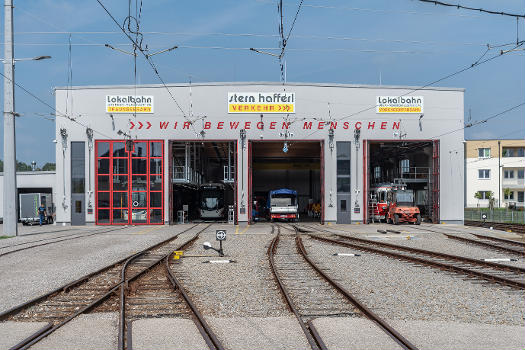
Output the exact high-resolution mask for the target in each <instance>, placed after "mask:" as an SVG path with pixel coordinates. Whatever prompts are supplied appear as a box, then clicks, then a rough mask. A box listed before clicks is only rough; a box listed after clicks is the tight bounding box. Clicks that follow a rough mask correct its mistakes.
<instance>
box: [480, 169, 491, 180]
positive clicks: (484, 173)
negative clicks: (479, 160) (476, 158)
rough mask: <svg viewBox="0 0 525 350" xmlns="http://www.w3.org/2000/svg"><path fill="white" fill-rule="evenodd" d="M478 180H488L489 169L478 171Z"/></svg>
mask: <svg viewBox="0 0 525 350" xmlns="http://www.w3.org/2000/svg"><path fill="white" fill-rule="evenodd" d="M478 179H490V169H479V170H478Z"/></svg>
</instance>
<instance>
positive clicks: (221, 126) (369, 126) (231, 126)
mask: <svg viewBox="0 0 525 350" xmlns="http://www.w3.org/2000/svg"><path fill="white" fill-rule="evenodd" d="M400 124H401V122H400V121H366V122H360V121H352V122H349V121H348V122H343V121H339V122H320V121H315V122H310V121H301V122H296V123H294V125H292V123H290V122H254V121H230V122H223V121H218V122H204V123H203V129H204V130H210V129H215V130H237V129H239V130H240V129H245V130H250V129H256V130H266V129H269V130H285V129H290V128H292V129H293V128H301V129H303V130H323V129H334V130H335V129H342V130H351V129H366V130H399V127H400ZM129 128H130V130H131V129H135V130H142V129H145V130H150V129H156V130H186V129H188V130H189V129H192V130H193V128H192V125H191V122H189V121H169V120H163V121H158V122H155V123H150V122H149V121H135V122H133V121H130V122H129Z"/></svg>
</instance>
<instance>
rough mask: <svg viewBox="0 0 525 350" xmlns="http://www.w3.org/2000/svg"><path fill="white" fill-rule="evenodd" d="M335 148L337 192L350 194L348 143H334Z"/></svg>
mask: <svg viewBox="0 0 525 350" xmlns="http://www.w3.org/2000/svg"><path fill="white" fill-rule="evenodd" d="M336 146H337V192H338V193H341V192H343V193H350V142H340V141H338V142H337V143H336Z"/></svg>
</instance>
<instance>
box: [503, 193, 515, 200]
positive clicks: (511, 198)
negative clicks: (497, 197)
mask: <svg viewBox="0 0 525 350" xmlns="http://www.w3.org/2000/svg"><path fill="white" fill-rule="evenodd" d="M504 196H505V199H509V200H514V192H509V195H508V196H507V195H506V194H504Z"/></svg>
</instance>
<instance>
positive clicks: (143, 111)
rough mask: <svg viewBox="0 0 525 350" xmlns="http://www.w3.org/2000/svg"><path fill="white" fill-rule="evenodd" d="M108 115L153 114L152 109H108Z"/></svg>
mask: <svg viewBox="0 0 525 350" xmlns="http://www.w3.org/2000/svg"><path fill="white" fill-rule="evenodd" d="M106 112H107V113H133V112H137V113H152V112H153V111H152V109H151V107H138V106H137V107H109V106H108V107H107V108H106Z"/></svg>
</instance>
